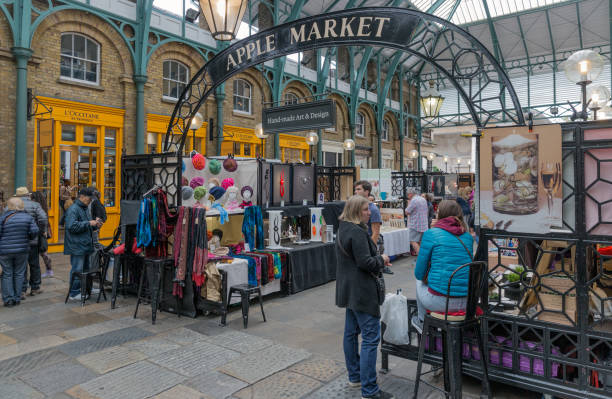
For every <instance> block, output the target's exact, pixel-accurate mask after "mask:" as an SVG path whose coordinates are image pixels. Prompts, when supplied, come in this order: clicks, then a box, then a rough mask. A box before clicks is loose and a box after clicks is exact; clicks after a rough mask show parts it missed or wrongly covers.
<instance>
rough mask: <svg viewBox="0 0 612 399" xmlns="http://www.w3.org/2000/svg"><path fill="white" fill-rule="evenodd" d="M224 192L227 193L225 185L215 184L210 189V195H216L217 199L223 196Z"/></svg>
mask: <svg viewBox="0 0 612 399" xmlns="http://www.w3.org/2000/svg"><path fill="white" fill-rule="evenodd" d="M223 194H225V189H224V188H223V187H219V186H215V187H213V188H211V189H210V195H212V196H213V197H215V201H216V200H218V199H219V198H221V197H223Z"/></svg>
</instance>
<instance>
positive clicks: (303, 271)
mask: <svg viewBox="0 0 612 399" xmlns="http://www.w3.org/2000/svg"><path fill="white" fill-rule="evenodd" d="M285 251H286V252H287V254H288V256H289V262H288V264H289V267H288V270H287V273H288V275H287V286H288V287H287V291H288V293H289V294H297V293H298V292H301V291H304V290H307V289H309V288H312V287H316V286H317V285H321V284H325V283H328V282H330V281H333V280H335V279H336V250H335V245H334V243H319V242H315V243H310V244H305V245H289V246H287V249H285ZM284 273H285V271H283V274H284Z"/></svg>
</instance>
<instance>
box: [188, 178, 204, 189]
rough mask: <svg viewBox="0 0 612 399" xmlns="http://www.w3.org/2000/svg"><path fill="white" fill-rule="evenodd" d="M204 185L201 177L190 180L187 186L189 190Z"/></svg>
mask: <svg viewBox="0 0 612 399" xmlns="http://www.w3.org/2000/svg"><path fill="white" fill-rule="evenodd" d="M202 185H204V178H203V177H202V176H196V177H194V178H193V179H191V182H190V183H189V186H191V188H196V187H200V186H202Z"/></svg>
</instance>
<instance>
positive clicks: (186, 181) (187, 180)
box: [181, 176, 189, 186]
mask: <svg viewBox="0 0 612 399" xmlns="http://www.w3.org/2000/svg"><path fill="white" fill-rule="evenodd" d="M188 185H189V179H188V178H186V177H185V176H183V178H182V179H181V186H188Z"/></svg>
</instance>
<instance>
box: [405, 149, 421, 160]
mask: <svg viewBox="0 0 612 399" xmlns="http://www.w3.org/2000/svg"><path fill="white" fill-rule="evenodd" d="M408 155H409V156H410V158H412V159H414V158H416V157H418V156H419V152H418V151H417V150H414V149H412V150H410V153H409V154H408Z"/></svg>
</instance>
